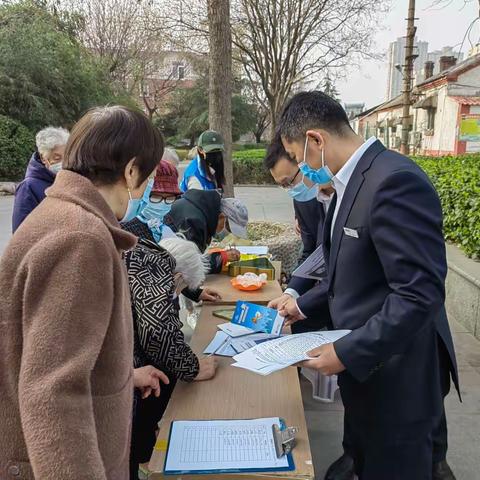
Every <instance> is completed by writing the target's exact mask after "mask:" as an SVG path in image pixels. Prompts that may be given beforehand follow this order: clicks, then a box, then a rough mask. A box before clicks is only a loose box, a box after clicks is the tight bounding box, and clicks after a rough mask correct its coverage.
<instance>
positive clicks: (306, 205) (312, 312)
mask: <svg viewBox="0 0 480 480" xmlns="http://www.w3.org/2000/svg"><path fill="white" fill-rule="evenodd" d="M293 208H294V210H295V217H296V219H297V220H298V224H299V226H300V232H301V236H302V243H303V254H302V257H301V259H300V263H302V262H303V261H305V260H306V259H307V258H308V256H309V255H310V254H312V253H313V252H314V251H315V249H316V248H317V247H318V246H319V245H320V244H321V243H322V240H323V224H324V222H325V210H324V207H323V203H322V202H319V201H318V200H317V199H316V198H314V199H313V200H310V201H308V202H297V201H295V200H294V201H293ZM288 288H293V289H294V290H295V291H296V292H297V293H298V294H299V295H300V297H299V298H298V299H297V305H298V307H299V308H300V310H301V311H302V313H303V314H304V315H305V316H306V317H307V319H308V323H309V327H310V329H311V327H316V329H319V328H323V327H325V326H329V325H330V324H331V319H330V312H329V311H328V305H327V303H326V302H325V301H324V298H325V292H326V282H325V281H323V282H317V281H315V280H310V279H308V278H300V277H295V276H292V278H291V280H290V282H289V283H288ZM298 323H299V325H298V326H294V330H296V329H297V328H298V327H301V326H302V323H305V322H298Z"/></svg>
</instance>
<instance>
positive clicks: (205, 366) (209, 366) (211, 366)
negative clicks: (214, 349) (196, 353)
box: [195, 357, 217, 382]
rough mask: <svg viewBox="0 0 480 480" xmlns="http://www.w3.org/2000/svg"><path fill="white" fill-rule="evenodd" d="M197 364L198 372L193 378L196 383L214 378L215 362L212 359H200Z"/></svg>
mask: <svg viewBox="0 0 480 480" xmlns="http://www.w3.org/2000/svg"><path fill="white" fill-rule="evenodd" d="M198 363H199V364H200V370H199V372H198V375H197V376H196V377H195V381H196V382H201V381H203V380H210V379H211V378H213V377H214V376H215V372H216V370H217V361H216V360H215V358H213V357H205V358H200V359H199V361H198Z"/></svg>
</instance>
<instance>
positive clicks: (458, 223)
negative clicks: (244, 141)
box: [233, 149, 480, 258]
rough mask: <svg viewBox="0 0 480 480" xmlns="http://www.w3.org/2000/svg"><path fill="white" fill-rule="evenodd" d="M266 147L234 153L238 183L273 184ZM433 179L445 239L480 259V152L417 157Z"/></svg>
mask: <svg viewBox="0 0 480 480" xmlns="http://www.w3.org/2000/svg"><path fill="white" fill-rule="evenodd" d="M264 157H265V150H264V149H256V150H243V151H237V152H234V154H233V175H234V179H235V183H237V184H257V185H262V184H273V183H274V182H273V179H272V177H271V175H270V173H269V172H268V171H267V170H266V169H265V168H264V166H263V158H264ZM413 159H414V160H415V161H416V162H417V163H418V164H419V165H420V167H421V168H422V169H423V170H424V171H425V172H426V173H427V175H428V176H429V177H430V179H431V180H432V183H433V184H434V185H435V188H436V190H437V192H438V195H439V197H440V201H441V202H442V209H443V216H444V234H445V239H446V240H447V241H449V242H452V243H455V244H457V245H458V246H459V247H461V248H462V249H463V251H464V252H465V253H466V254H467V255H468V256H470V257H473V258H480V154H470V155H463V156H458V157H455V156H445V157H438V158H437V157H414V158H413Z"/></svg>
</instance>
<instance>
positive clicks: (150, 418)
mask: <svg viewBox="0 0 480 480" xmlns="http://www.w3.org/2000/svg"><path fill="white" fill-rule="evenodd" d="M121 225H122V228H123V229H124V230H126V231H128V232H130V233H134V234H136V235H138V219H134V220H131V221H129V222H125V223H122V224H121ZM125 261H126V265H127V272H128V279H129V284H130V294H131V301H132V313H133V323H134V366H135V368H140V367H143V366H146V365H153V366H154V367H155V368H157V369H161V370H162V371H163V372H165V373H166V375H167V376H168V378H169V379H170V384H169V385H162V389H161V392H160V397H159V398H156V397H154V396H151V397H149V398H147V399H140V398H138V396H137V398H136V402H135V409H134V416H133V428H132V442H131V445H132V446H131V452H130V467H131V471H130V479H131V480H132V479H134V480H137V479H138V468H139V464H140V463H144V462H147V461H148V460H149V459H150V456H151V454H152V449H153V446H154V444H155V429H156V427H157V423H158V421H159V420H160V418H161V417H162V415H163V412H164V411H165V408H166V407H167V404H168V401H169V399H170V396H171V393H172V390H173V387H174V386H175V383H176V381H177V380H181V381H184V382H191V381H200V380H209V379H211V378H213V377H214V375H215V370H216V364H215V361H214V359H213V357H207V358H200V359H199V358H198V357H197V356H196V355H195V353H194V352H193V351H192V349H191V348H190V346H189V345H188V343H187V342H186V341H185V338H184V336H183V333H182V330H181V328H182V326H183V324H182V322H181V321H180V317H179V306H178V300H177V297H178V295H179V294H180V292H182V291H183V290H184V289H185V288H190V289H192V290H195V289H198V287H199V286H200V285H201V284H202V283H203V281H204V280H205V273H206V271H207V269H208V266H207V265H205V263H204V259H203V257H202V255H201V253H200V251H199V250H198V247H197V246H196V245H195V244H194V243H193V242H190V241H188V240H184V239H183V238H179V237H177V236H172V237H169V238H164V239H163V240H161V241H160V244H158V243H156V242H154V241H152V240H150V239H147V238H145V237H142V236H140V237H139V240H138V243H137V245H136V247H135V248H134V249H132V250H130V251H129V252H127V253H126V256H125Z"/></svg>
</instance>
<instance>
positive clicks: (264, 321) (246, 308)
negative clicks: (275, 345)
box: [232, 300, 285, 335]
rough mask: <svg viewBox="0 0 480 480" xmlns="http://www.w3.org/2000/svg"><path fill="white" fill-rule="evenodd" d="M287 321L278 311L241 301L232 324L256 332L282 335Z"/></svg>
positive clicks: (238, 303)
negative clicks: (284, 323)
mask: <svg viewBox="0 0 480 480" xmlns="http://www.w3.org/2000/svg"><path fill="white" fill-rule="evenodd" d="M284 321H285V319H284V318H283V317H282V316H281V315H279V313H278V312H277V310H274V309H273V308H268V307H264V306H263V305H257V304H255V303H249V302H243V301H241V300H239V301H238V302H237V306H236V308H235V312H234V314H233V317H232V323H235V324H237V325H241V326H242V327H247V328H250V329H251V330H253V331H255V332H264V333H271V334H273V335H280V333H281V331H282V327H283V322H284Z"/></svg>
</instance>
